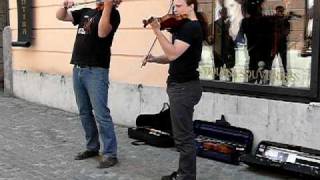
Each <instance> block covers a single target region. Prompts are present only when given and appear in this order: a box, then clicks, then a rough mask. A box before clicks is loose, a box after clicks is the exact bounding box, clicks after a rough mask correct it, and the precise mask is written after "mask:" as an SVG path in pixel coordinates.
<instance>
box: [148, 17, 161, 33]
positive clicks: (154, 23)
mask: <svg viewBox="0 0 320 180" xmlns="http://www.w3.org/2000/svg"><path fill="white" fill-rule="evenodd" d="M150 26H151V28H152V29H153V30H154V31H156V30H160V22H159V20H158V19H156V18H155V19H154V20H153V21H152V22H151V23H150Z"/></svg>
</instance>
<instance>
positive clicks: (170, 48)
mask: <svg viewBox="0 0 320 180" xmlns="http://www.w3.org/2000/svg"><path fill="white" fill-rule="evenodd" d="M154 32H155V34H156V36H157V39H158V41H159V43H160V46H161V48H162V50H163V52H164V54H165V55H166V57H167V59H168V60H169V61H172V60H175V59H176V58H177V53H176V49H175V47H174V45H173V44H171V43H170V42H169V41H168V39H167V38H166V37H165V35H164V34H163V33H162V32H161V31H160V30H159V29H158V30H155V31H154Z"/></svg>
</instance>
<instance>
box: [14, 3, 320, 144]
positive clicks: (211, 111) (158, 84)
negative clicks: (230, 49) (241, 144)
mask: <svg viewBox="0 0 320 180" xmlns="http://www.w3.org/2000/svg"><path fill="white" fill-rule="evenodd" d="M59 2H60V1H59ZM78 2H85V1H84V0H82V1H81V0H80V1H78ZM169 2H170V1H159V0H126V1H124V2H123V3H122V4H121V6H120V7H119V10H120V13H121V16H122V22H121V25H120V28H119V31H118V32H117V34H116V36H115V40H114V44H113V47H112V53H113V55H112V61H111V69H110V70H111V72H110V73H111V74H110V77H111V86H110V94H109V96H110V98H109V99H110V101H109V105H110V108H111V112H112V116H113V120H114V122H115V123H116V124H122V125H126V126H134V125H135V118H136V117H137V115H138V114H140V113H158V112H159V110H160V109H161V106H162V103H163V102H167V101H168V100H167V95H166V90H165V80H166V76H167V66H165V65H155V64H148V65H147V66H146V67H145V68H141V67H140V66H141V60H142V58H143V56H144V55H146V53H147V52H148V50H149V48H150V46H151V43H152V41H153V39H154V35H153V33H152V31H151V30H150V29H144V28H143V27H142V19H145V18H148V17H150V16H151V15H152V16H162V15H164V14H165V13H166V12H167V10H168V7H169ZM33 7H34V9H33V10H34V31H33V33H34V34H33V45H32V47H30V48H17V47H14V48H13V49H12V53H13V58H12V61H13V91H14V94H15V96H17V97H20V98H23V99H26V100H29V101H32V102H37V103H40V104H44V105H47V106H51V107H56V108H60V109H64V110H67V111H71V112H77V108H76V105H75V100H74V95H73V90H72V81H71V69H72V66H71V65H69V61H70V56H71V51H72V46H73V41H74V37H75V32H76V29H75V27H73V26H72V25H71V24H70V23H64V22H59V21H57V20H56V19H55V12H56V10H57V8H59V7H61V6H60V5H59V4H58V3H57V1H56V0H34V5H33ZM149 7H152V8H149ZM133 8H134V10H133ZM10 22H11V28H12V33H13V41H15V39H16V37H17V12H16V1H15V0H10ZM160 52H161V51H160V48H159V45H158V44H157V45H156V48H155V49H154V50H153V53H154V54H160ZM221 114H224V115H225V116H226V119H227V120H228V121H229V122H230V123H231V124H232V125H235V126H240V127H244V128H248V129H250V130H252V131H253V133H254V135H255V144H257V143H258V142H259V141H261V140H274V141H278V142H282V143H291V144H296V145H304V146H308V147H312V148H318V149H320V143H319V141H318V137H320V131H318V130H317V127H319V125H320V124H319V121H318V120H319V116H320V107H319V105H318V104H314V103H312V104H302V103H290V102H283V101H275V100H267V99H258V98H248V97H239V96H231V95H222V94H217V93H204V94H203V97H202V99H201V102H200V103H199V105H198V106H197V107H196V111H195V116H194V119H201V120H207V121H214V120H216V119H218V118H220V116H221Z"/></svg>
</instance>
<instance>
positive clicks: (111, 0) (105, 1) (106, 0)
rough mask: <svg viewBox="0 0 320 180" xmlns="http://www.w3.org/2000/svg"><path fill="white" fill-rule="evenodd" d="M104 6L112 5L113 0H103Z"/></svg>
mask: <svg viewBox="0 0 320 180" xmlns="http://www.w3.org/2000/svg"><path fill="white" fill-rule="evenodd" d="M103 4H104V8H109V7H112V6H113V0H104V3H103Z"/></svg>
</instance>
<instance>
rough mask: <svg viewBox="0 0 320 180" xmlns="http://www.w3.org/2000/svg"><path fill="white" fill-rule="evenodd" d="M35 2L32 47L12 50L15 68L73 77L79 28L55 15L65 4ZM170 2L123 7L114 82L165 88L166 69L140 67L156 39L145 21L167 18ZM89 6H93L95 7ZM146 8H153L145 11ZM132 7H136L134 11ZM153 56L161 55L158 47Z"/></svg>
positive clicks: (136, 1) (13, 16)
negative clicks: (74, 52)
mask: <svg viewBox="0 0 320 180" xmlns="http://www.w3.org/2000/svg"><path fill="white" fill-rule="evenodd" d="M9 2H10V3H9V5H10V22H11V28H12V33H13V40H16V38H17V8H16V1H15V0H10V1H9ZM33 2H34V4H33V13H34V27H33V28H34V31H33V42H32V43H33V45H32V46H31V47H30V48H13V68H14V69H16V70H28V71H32V72H43V73H48V74H63V75H70V74H71V68H72V66H71V65H70V64H69V62H70V57H71V51H72V47H73V43H74V38H75V33H76V29H75V27H74V26H72V24H71V23H70V22H60V21H58V20H57V19H56V17H55V13H56V11H57V9H58V8H60V7H61V5H60V4H59V2H62V1H56V0H34V1H33ZM76 2H89V1H85V0H79V1H76ZM168 3H169V1H158V0H148V1H145V0H128V1H124V2H123V3H122V4H121V5H120V7H119V11H120V13H121V17H122V21H121V24H120V27H119V30H118V32H117V33H116V35H115V38H114V44H113V47H112V54H113V55H112V62H111V74H110V77H111V79H112V80H115V81H119V82H124V83H131V84H139V83H143V84H148V85H153V86H160V87H162V86H164V85H165V79H166V76H167V66H163V65H155V64H148V65H147V67H146V68H141V67H140V66H141V61H142V59H143V57H144V56H145V55H146V53H147V52H148V50H149V48H150V46H151V44H152V42H153V40H154V38H155V36H154V34H153V32H152V31H151V30H150V29H145V28H143V24H142V20H143V19H145V18H149V17H150V16H162V15H164V14H165V13H166V12H167V9H166V7H168V6H169V4H168ZM87 6H89V7H90V6H94V4H91V5H87ZM146 6H150V7H154V8H145V7H146ZM81 7H83V6H81ZM132 7H134V8H135V10H134V11H133V10H132ZM130 17H134V18H130ZM152 53H153V54H159V53H160V49H159V45H158V44H157V45H156V47H155V48H154V49H153V51H152Z"/></svg>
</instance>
